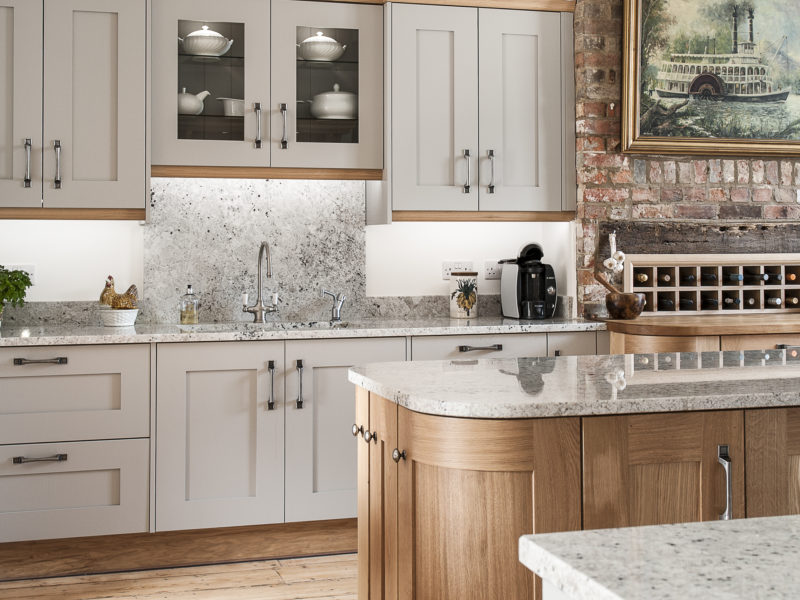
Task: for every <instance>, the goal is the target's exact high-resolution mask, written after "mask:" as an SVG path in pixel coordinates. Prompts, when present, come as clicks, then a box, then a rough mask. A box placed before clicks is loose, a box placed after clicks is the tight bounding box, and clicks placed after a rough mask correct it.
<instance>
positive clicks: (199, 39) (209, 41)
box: [178, 25, 233, 56]
mask: <svg viewBox="0 0 800 600" xmlns="http://www.w3.org/2000/svg"><path fill="white" fill-rule="evenodd" d="M178 39H179V40H180V41H181V42H182V43H183V51H184V52H185V53H186V54H194V55H195V56H222V55H223V54H225V53H226V52H227V51H228V50H230V49H231V46H232V45H233V40H229V39H228V38H226V37H225V36H224V35H221V34H219V33H217V32H216V31H212V30H210V29H209V28H208V25H203V28H202V29H198V30H197V31H193V32H192V33H190V34H189V35H187V36H186V37H185V38H183V39H181V38H178Z"/></svg>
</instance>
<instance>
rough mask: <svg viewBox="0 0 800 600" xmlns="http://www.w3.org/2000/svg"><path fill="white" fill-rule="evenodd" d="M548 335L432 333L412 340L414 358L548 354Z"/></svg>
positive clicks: (439, 358) (447, 358) (466, 358)
mask: <svg viewBox="0 0 800 600" xmlns="http://www.w3.org/2000/svg"><path fill="white" fill-rule="evenodd" d="M546 355H547V334H544V333H504V334H497V335H430V336H415V337H413V338H412V339H411V358H412V360H451V359H460V360H472V359H476V358H514V357H519V356H531V357H533V356H546Z"/></svg>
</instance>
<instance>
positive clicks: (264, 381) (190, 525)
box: [156, 342, 284, 531]
mask: <svg viewBox="0 0 800 600" xmlns="http://www.w3.org/2000/svg"><path fill="white" fill-rule="evenodd" d="M270 367H274V370H272V369H271V368H270ZM282 373H283V342H216V343H213V342H212V343H186V344H159V346H158V383H157V393H158V403H157V404H158V406H157V411H156V431H157V434H156V530H157V531H167V530H174V529H199V528H203V527H227V526H236V525H259V524H266V523H281V522H283V520H284V515H283V494H284V486H283V418H284V404H283V393H282V392H283V377H282ZM270 398H273V399H274V409H272V410H270V409H269V400H270Z"/></svg>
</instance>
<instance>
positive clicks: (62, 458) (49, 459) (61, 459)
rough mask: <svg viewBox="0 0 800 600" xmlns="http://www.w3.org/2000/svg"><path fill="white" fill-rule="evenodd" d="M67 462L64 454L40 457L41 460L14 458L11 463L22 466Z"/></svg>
mask: <svg viewBox="0 0 800 600" xmlns="http://www.w3.org/2000/svg"><path fill="white" fill-rule="evenodd" d="M65 460H67V455H66V454H54V455H53V456H42V457H41V458H28V457H27V456H15V457H14V458H12V462H13V463H14V464H15V465H24V464H25V463H33V462H64V461H65Z"/></svg>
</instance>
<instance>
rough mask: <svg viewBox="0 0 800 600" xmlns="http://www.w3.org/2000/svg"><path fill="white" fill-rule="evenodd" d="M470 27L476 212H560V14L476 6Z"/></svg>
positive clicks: (568, 166)
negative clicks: (476, 127) (475, 44)
mask: <svg viewBox="0 0 800 600" xmlns="http://www.w3.org/2000/svg"><path fill="white" fill-rule="evenodd" d="M478 23H479V27H480V42H479V50H478V56H479V61H480V62H479V73H480V91H479V101H478V104H479V106H480V115H479V118H478V120H479V123H480V131H479V134H478V138H479V141H480V151H479V154H478V165H479V170H480V182H479V187H480V192H479V193H480V209H481V210H538V211H559V210H562V208H561V183H562V174H561V170H562V164H561V157H562V153H561V145H562V139H561V133H562V128H561V123H562V116H561V115H562V102H561V74H562V69H561V61H560V58H561V52H560V49H561V36H560V34H561V27H560V16H559V14H558V13H555V12H535V11H511V10H497V9H486V8H481V9H479V10H478ZM568 75H569V76H570V77H571V76H572V74H571V73H568ZM490 154H491V156H490ZM564 167H565V168H570V167H571V165H564ZM490 186H491V187H490Z"/></svg>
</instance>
